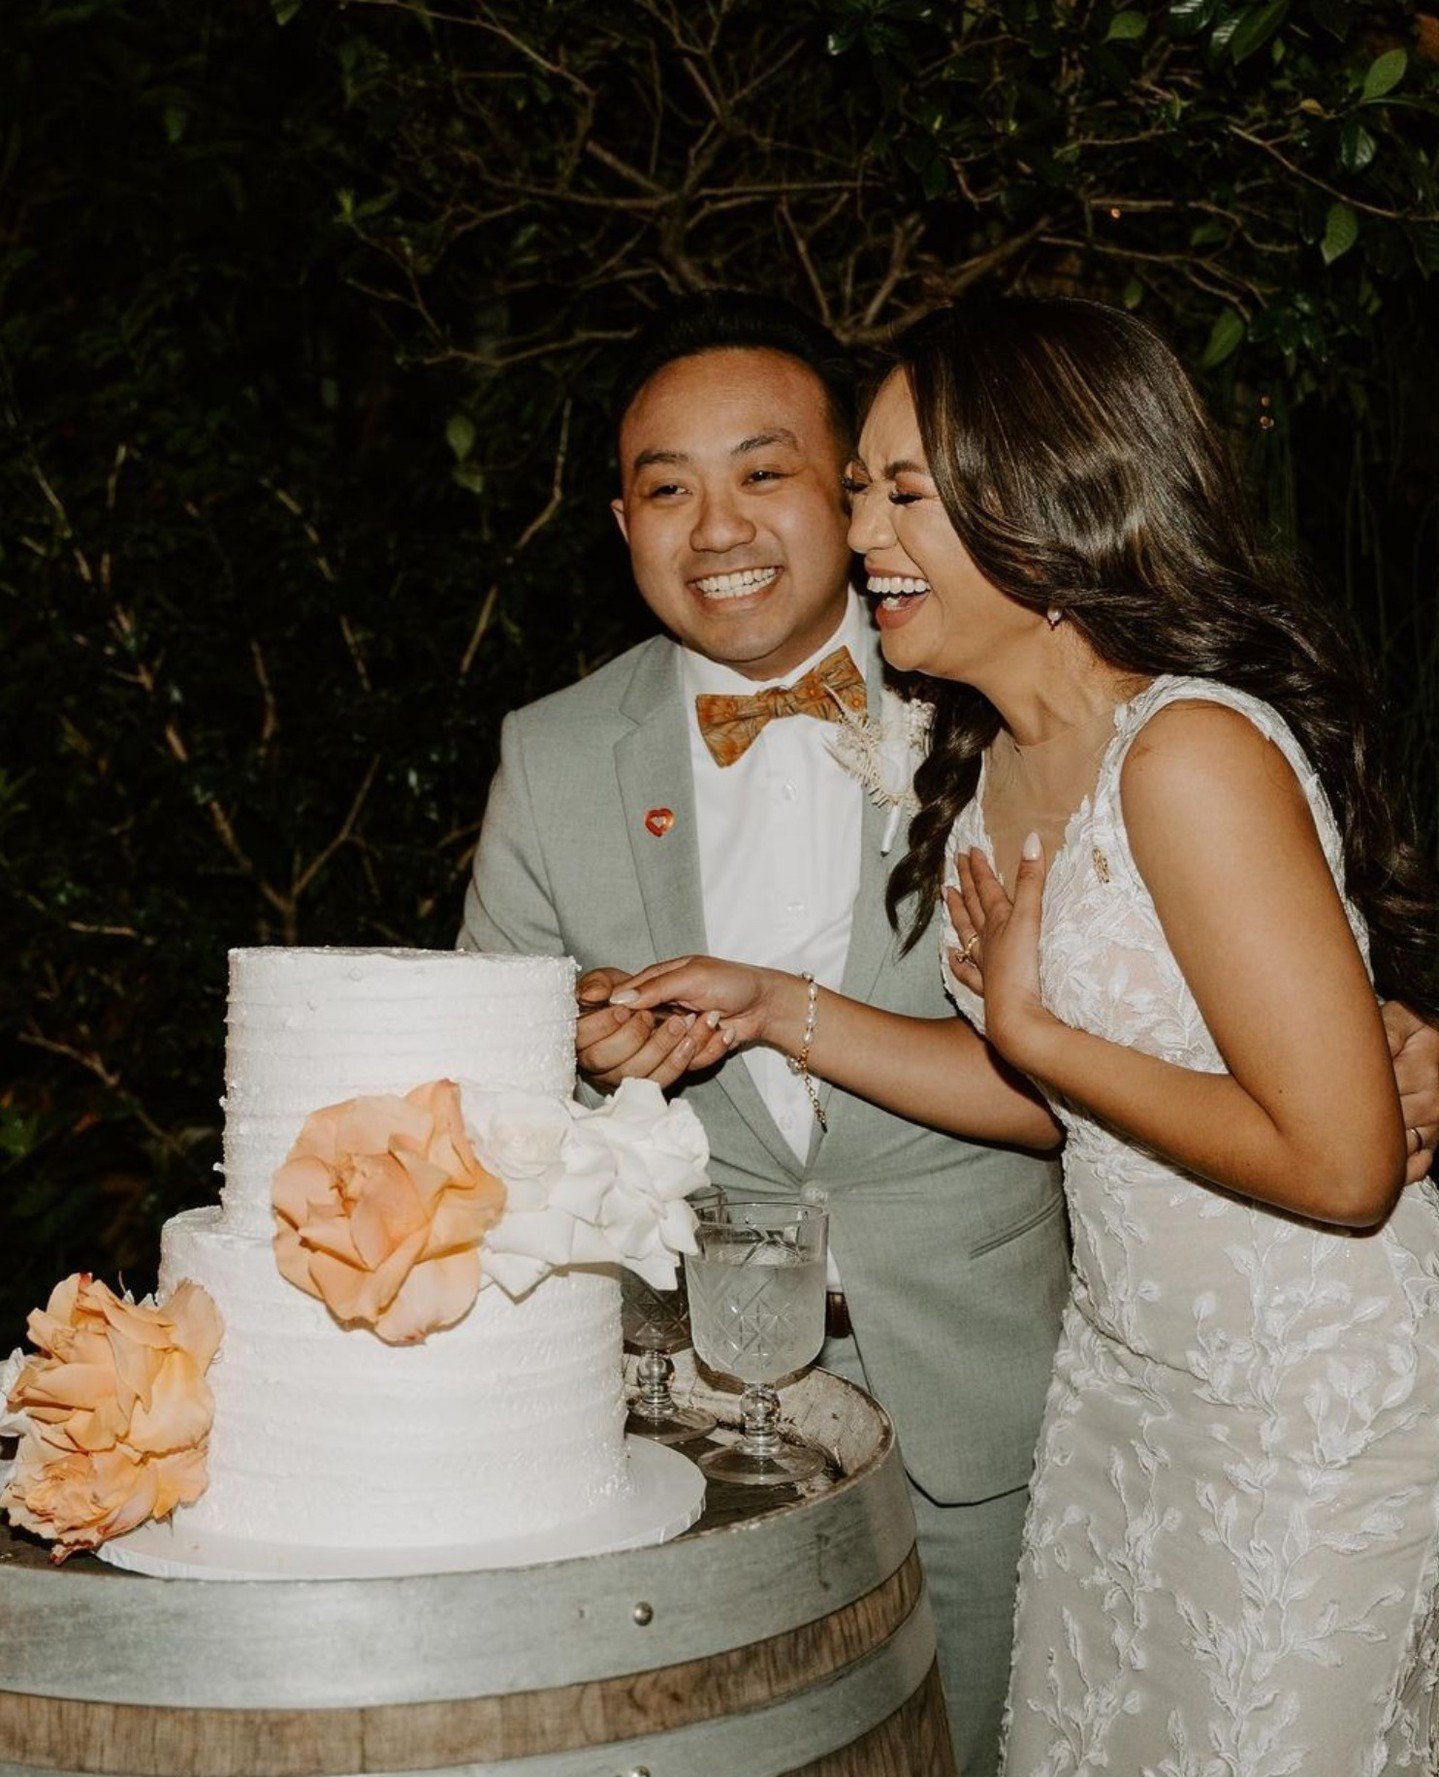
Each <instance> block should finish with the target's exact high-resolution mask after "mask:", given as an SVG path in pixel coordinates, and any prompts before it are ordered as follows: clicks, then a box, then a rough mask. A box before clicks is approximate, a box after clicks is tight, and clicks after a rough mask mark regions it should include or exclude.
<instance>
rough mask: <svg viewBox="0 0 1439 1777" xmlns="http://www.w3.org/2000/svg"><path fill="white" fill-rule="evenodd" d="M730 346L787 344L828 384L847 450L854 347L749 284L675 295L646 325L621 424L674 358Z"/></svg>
mask: <svg viewBox="0 0 1439 1777" xmlns="http://www.w3.org/2000/svg"><path fill="white" fill-rule="evenodd" d="M726 348H728V349H731V350H734V349H738V350H741V351H755V352H760V351H763V352H782V353H783V354H784V355H785V356H786V357H787V358H796V359H798V361H799V362H800V363H801V364H803V365H805V366H806V367H807V368H808V369H810V370H812V371H813V372H814V374H815V375H816V376H817V377H818V378H819V380H820V382H821V383H822V384H823V385H824V392H825V395H826V397H827V399H828V403H829V410H830V419H831V421H832V422H833V425H834V429H835V433H836V435H837V436H838V437H839V438H840V439H841V440H842V442H843V444H844V447H845V449H846V450H848V449H849V447H850V445H851V444H852V442H853V440H854V430H855V390H856V384H857V382H858V374H859V373H858V366H857V365H856V364H855V361H854V359H853V357H851V355H850V353H849V351H848V350H847V348H846V347H844V346H842V345H841V344H840V342H839V341H838V340H837V339H836V338H835V336H834V335H833V334H832V333H831V332H830V330H829V329H828V328H827V327H824V326H822V325H821V324H820V323H819V322H818V321H816V320H815V319H814V317H813V316H812V315H807V314H806V313H805V312H804V310H803V309H801V308H796V307H795V305H794V304H793V303H792V302H786V301H785V300H784V299H783V298H782V297H778V296H756V295H753V294H751V293H750V292H749V291H747V290H705V291H701V292H700V293H699V294H697V295H694V296H681V297H677V298H676V299H675V301H673V302H670V303H667V304H666V305H665V307H664V308H662V309H660V310H659V311H658V313H657V314H655V315H654V316H653V317H652V318H651V319H650V320H649V321H648V322H647V323H646V324H645V326H644V327H643V328H642V329H641V330H640V332H639V334H638V335H637V336H636V337H635V339H634V341H633V342H632V344H631V345H630V348H629V351H628V352H627V353H626V355H625V357H624V359H623V360H622V362H621V364H620V372H619V377H618V379H617V381H616V385H615V428H616V430H618V429H619V427H620V426H621V425H623V424H624V418H625V415H626V414H627V413H628V412H629V410H630V408H631V406H632V405H633V404H634V399H635V396H636V395H638V394H639V392H640V390H641V389H642V388H643V387H644V386H645V384H646V383H647V382H648V381H649V380H650V378H651V377H652V376H654V375H655V373H656V372H657V371H660V370H663V369H664V367H665V365H666V364H673V363H674V362H675V360H676V359H678V358H693V357H696V356H698V354H699V353H701V352H715V351H723V350H725V349H726Z"/></svg>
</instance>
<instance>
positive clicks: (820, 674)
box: [695, 648, 865, 766]
mask: <svg viewBox="0 0 1439 1777" xmlns="http://www.w3.org/2000/svg"><path fill="white" fill-rule="evenodd" d="M841 705H843V706H844V708H845V709H847V710H849V711H850V713H851V714H852V715H856V716H862V715H863V714H864V711H865V690H864V675H863V674H862V673H861V672H860V670H859V668H858V667H857V666H856V665H855V664H854V657H853V656H852V655H851V653H850V651H849V649H848V648H836V649H835V651H834V653H833V654H826V655H825V657H824V659H823V660H821V661H820V662H819V664H818V665H817V666H812V667H811V668H810V670H809V671H808V672H807V673H806V674H805V675H804V677H803V678H802V679H796V680H795V682H794V684H793V685H790V686H788V687H786V688H785V689H783V690H781V689H780V688H779V687H778V686H776V687H774V688H773V689H771V690H769V691H756V692H755V694H754V695H753V696H752V697H728V696H724V695H723V694H719V693H707V694H706V695H705V696H703V697H697V698H696V699H695V714H696V716H698V718H699V725H700V734H701V736H702V737H703V739H704V743H705V745H706V746H707V747H708V748H709V750H710V753H711V755H712V757H713V759H714V762H715V764H716V765H720V766H725V765H733V764H734V762H735V760H736V759H742V758H743V757H744V755H745V754H746V753H747V752H748V751H749V749H750V747H751V746H752V745H753V743H754V742H755V741H756V740H757V739H758V738H759V734H760V731H761V729H762V728H763V727H764V725H765V723H766V722H773V721H774V720H775V719H776V718H777V717H779V716H816V717H818V718H819V720H820V721H821V722H837V721H839V719H840V706H841Z"/></svg>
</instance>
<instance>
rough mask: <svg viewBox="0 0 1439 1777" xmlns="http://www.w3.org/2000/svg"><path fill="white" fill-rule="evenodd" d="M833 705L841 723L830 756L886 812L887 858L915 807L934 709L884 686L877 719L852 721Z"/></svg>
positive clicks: (849, 714) (848, 713)
mask: <svg viewBox="0 0 1439 1777" xmlns="http://www.w3.org/2000/svg"><path fill="white" fill-rule="evenodd" d="M835 703H836V705H837V706H838V708H839V721H838V722H837V723H836V725H835V727H834V730H833V733H832V734H831V736H830V741H829V747H830V751H831V752H832V753H833V754H834V756H835V758H836V759H838V760H839V762H840V764H841V765H843V766H844V768H845V770H846V771H848V772H849V773H850V774H851V776H853V777H857V778H858V779H859V781H860V783H861V784H863V785H864V788H865V791H866V792H867V794H868V796H869V799H870V801H871V802H873V803H875V804H876V806H878V807H880V808H887V809H888V810H889V811H890V814H889V820H888V821H887V822H886V823H885V829H884V837H883V839H881V840H880V845H879V849H880V851H881V853H883V854H884V855H885V856H886V857H887V856H888V855H889V851H890V848H891V847H892V846H893V844H894V839H895V835H896V834H897V833H898V831H899V824H900V822H901V821H902V820H905V819H907V818H908V817H909V816H910V815H912V814H913V813H914V812H915V810H916V809H917V808H918V807H919V798H918V796H916V795H915V793H914V774H915V772H916V771H917V770H918V769H919V766H920V764H921V763H922V761H923V759H924V757H925V754H926V753H928V751H929V736H930V729H931V727H932V726H933V723H934V705H933V704H932V703H925V702H924V701H923V700H922V699H921V698H917V697H901V696H900V695H899V694H898V692H895V691H891V690H890V688H889V687H888V686H887V685H886V686H885V687H884V689H883V690H882V691H881V692H880V694H879V715H878V716H877V717H875V716H870V715H864V716H856V715H854V714H853V713H852V712H851V711H849V710H847V709H845V708H844V706H843V705H842V704H840V702H839V699H838V698H836V699H835Z"/></svg>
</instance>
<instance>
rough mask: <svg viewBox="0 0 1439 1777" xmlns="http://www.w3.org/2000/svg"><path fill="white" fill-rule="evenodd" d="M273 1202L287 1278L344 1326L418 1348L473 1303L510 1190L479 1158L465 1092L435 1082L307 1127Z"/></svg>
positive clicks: (326, 1114) (333, 1113) (329, 1110)
mask: <svg viewBox="0 0 1439 1777" xmlns="http://www.w3.org/2000/svg"><path fill="white" fill-rule="evenodd" d="M272 1198H273V1203H274V1208H275V1217H276V1222H277V1227H276V1231H275V1259H276V1263H277V1264H278V1265H279V1268H280V1271H281V1273H282V1274H283V1275H284V1276H285V1277H287V1278H288V1279H289V1281H290V1282H291V1283H293V1284H295V1285H296V1286H297V1287H298V1288H300V1289H302V1290H304V1291H306V1292H307V1294H309V1295H312V1296H317V1297H318V1298H319V1299H320V1300H321V1301H322V1302H323V1303H324V1304H325V1306H326V1307H327V1308H328V1309H329V1310H330V1312H331V1314H333V1315H334V1317H335V1319H336V1320H338V1321H340V1322H342V1323H343V1324H345V1325H347V1326H353V1325H359V1326H367V1327H369V1328H371V1329H372V1330H373V1331H374V1332H375V1333H377V1334H378V1335H379V1337H380V1338H381V1339H383V1340H385V1342H386V1343H387V1344H390V1345H412V1344H415V1343H417V1342H418V1341H419V1340H421V1339H423V1338H425V1337H426V1335H427V1334H429V1333H433V1332H435V1331H436V1330H437V1329H438V1328H440V1327H447V1326H452V1325H453V1324H454V1322H455V1321H457V1320H460V1319H461V1318H463V1316H464V1315H466V1314H467V1313H468V1312H469V1311H470V1308H471V1307H472V1306H473V1304H474V1300H475V1295H476V1293H477V1292H478V1290H479V1287H480V1257H479V1248H480V1245H481V1243H482V1241H483V1240H484V1238H485V1235H486V1234H487V1233H488V1232H489V1230H490V1229H491V1228H492V1227H493V1226H494V1224H495V1222H496V1221H498V1220H499V1217H500V1215H501V1214H502V1213H503V1210H504V1207H505V1187H504V1185H503V1184H502V1183H501V1182H500V1180H499V1179H497V1178H495V1177H494V1176H493V1174H491V1173H490V1172H487V1171H486V1170H485V1168H484V1167H483V1166H481V1164H480V1163H479V1161H478V1160H477V1159H476V1158H475V1153H474V1149H473V1148H472V1147H471V1145H470V1139H469V1136H468V1135H467V1134H466V1131H465V1125H464V1119H463V1117H462V1115H461V1111H460V1095H459V1089H458V1087H456V1085H455V1083H454V1082H453V1081H452V1080H435V1081H431V1082H430V1083H428V1084H426V1085H424V1086H417V1087H416V1088H415V1089H414V1091H413V1092H409V1093H406V1095H405V1096H404V1097H403V1098H400V1097H396V1096H389V1095H382V1096H376V1097H371V1098H352V1099H348V1100H346V1102H345V1103H344V1104H335V1105H327V1106H326V1107H325V1108H324V1109H323V1110H319V1111H316V1112H315V1113H314V1114H313V1115H312V1116H310V1117H308V1118H306V1120H305V1125H304V1127H303V1128H302V1129H301V1131H300V1134H299V1137H298V1139H297V1140H296V1142H295V1145H294V1147H292V1148H291V1150H290V1153H289V1157H288V1158H287V1160H286V1161H285V1163H284V1165H283V1166H281V1167H280V1169H279V1171H278V1172H277V1173H276V1174H275V1179H274V1185H273V1191H272Z"/></svg>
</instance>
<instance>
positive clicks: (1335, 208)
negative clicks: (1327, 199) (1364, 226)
mask: <svg viewBox="0 0 1439 1777" xmlns="http://www.w3.org/2000/svg"><path fill="white" fill-rule="evenodd" d="M1358 239H1359V218H1358V217H1357V216H1356V215H1355V214H1354V212H1353V210H1351V209H1350V208H1349V206H1348V204H1331V205H1330V206H1329V214H1328V216H1326V217H1325V219H1324V239H1323V240H1322V241H1321V242H1320V243H1319V251H1320V252H1321V253H1322V254H1323V255H1324V263H1325V264H1326V265H1333V263H1334V261H1335V260H1336V259H1340V258H1342V257H1343V255H1344V254H1346V253H1347V252H1348V251H1349V249H1350V248H1351V247H1352V246H1353V245H1354V243H1355V241H1357V240H1358Z"/></svg>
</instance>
